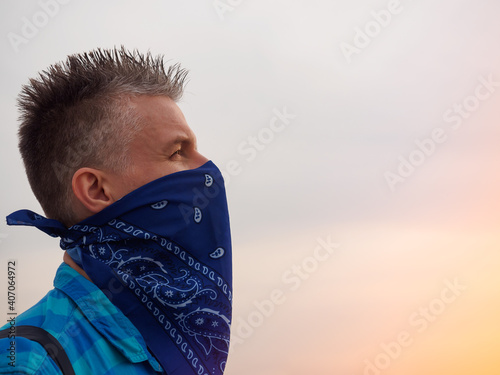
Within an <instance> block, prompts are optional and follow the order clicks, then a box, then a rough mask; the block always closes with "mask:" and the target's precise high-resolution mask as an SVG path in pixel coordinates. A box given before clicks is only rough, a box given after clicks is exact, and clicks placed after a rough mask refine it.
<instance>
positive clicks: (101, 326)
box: [54, 263, 162, 372]
mask: <svg viewBox="0 0 500 375" xmlns="http://www.w3.org/2000/svg"><path fill="white" fill-rule="evenodd" d="M54 287H55V288H57V289H59V290H61V291H62V292H64V293H65V294H66V295H67V296H68V297H69V298H71V299H72V300H73V301H74V302H75V303H76V304H77V305H78V307H79V308H80V310H81V311H82V313H83V314H84V315H85V317H86V318H87V319H88V320H89V322H90V323H91V324H92V325H93V326H94V327H95V328H96V330H98V331H99V333H101V334H102V335H103V336H104V337H105V338H106V339H107V340H108V341H109V342H110V343H111V344H112V345H113V346H114V347H115V348H116V349H117V350H118V351H119V352H120V353H122V354H123V355H124V356H125V357H126V358H127V359H128V360H129V361H131V362H132V363H139V362H144V361H148V362H149V364H150V365H151V366H152V367H153V369H154V370H155V371H158V372H161V371H162V368H161V366H160V365H159V363H158V362H157V361H156V359H155V358H154V357H153V356H152V355H151V354H150V353H149V351H148V350H147V348H146V343H145V342H144V339H143V337H142V336H141V334H140V333H139V331H138V330H137V328H136V327H135V326H134V325H133V324H132V323H131V322H130V320H129V319H128V318H127V317H126V316H125V315H124V314H123V313H122V312H121V311H120V310H119V309H118V308H117V307H116V306H115V305H113V304H112V303H111V301H110V300H109V299H108V298H107V297H106V295H105V294H104V293H103V292H102V291H101V290H100V289H99V288H98V287H97V286H96V285H94V284H93V283H92V282H91V281H89V280H87V279H86V278H85V277H83V276H82V275H80V274H79V273H78V272H77V271H76V270H74V269H73V268H71V267H70V266H69V265H67V264H66V263H63V264H61V266H60V267H59V269H58V270H57V273H56V277H55V279H54ZM116 287H119V286H118V285H117V286H116Z"/></svg>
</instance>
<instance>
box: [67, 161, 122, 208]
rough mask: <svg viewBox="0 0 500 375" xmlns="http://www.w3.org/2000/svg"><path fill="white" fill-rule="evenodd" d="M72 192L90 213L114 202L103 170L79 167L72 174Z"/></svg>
mask: <svg viewBox="0 0 500 375" xmlns="http://www.w3.org/2000/svg"><path fill="white" fill-rule="evenodd" d="M71 184H72V188H73V193H74V194H75V196H76V198H77V199H78V201H79V202H80V203H81V204H82V205H83V206H84V207H85V208H86V209H87V211H88V212H89V214H90V215H93V214H96V213H98V212H99V211H101V210H103V209H104V208H106V207H107V206H109V205H111V204H112V203H114V202H115V199H113V196H112V194H111V189H110V186H109V181H108V180H107V179H106V175H105V172H103V171H101V170H99V169H94V168H86V167H85V168H80V169H79V170H77V171H76V172H75V174H74V175H73V180H72V183H71Z"/></svg>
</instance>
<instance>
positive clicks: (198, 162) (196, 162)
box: [189, 150, 208, 169]
mask: <svg viewBox="0 0 500 375" xmlns="http://www.w3.org/2000/svg"><path fill="white" fill-rule="evenodd" d="M207 161H208V159H207V158H206V157H205V156H203V155H202V154H200V153H199V152H198V151H197V150H195V151H194V154H193V157H192V158H191V165H190V166H189V167H190V168H191V169H196V168H199V167H201V166H202V165H203V164H205V163H206V162H207Z"/></svg>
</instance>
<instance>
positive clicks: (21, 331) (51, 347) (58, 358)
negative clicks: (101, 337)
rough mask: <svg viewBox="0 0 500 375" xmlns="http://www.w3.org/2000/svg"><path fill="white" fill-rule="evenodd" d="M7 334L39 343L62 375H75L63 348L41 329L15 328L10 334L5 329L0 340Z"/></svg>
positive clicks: (0, 332) (30, 327)
mask: <svg viewBox="0 0 500 375" xmlns="http://www.w3.org/2000/svg"><path fill="white" fill-rule="evenodd" d="M9 332H10V333H12V334H13V335H15V336H18V337H24V338H26V339H28V340H31V341H35V342H37V343H39V344H40V345H42V346H43V347H44V349H45V350H46V351H47V354H48V355H49V356H50V358H52V359H53V360H54V362H55V363H56V365H57V366H58V367H59V369H60V370H61V372H62V373H63V375H75V371H74V370H73V366H72V365H71V362H70V360H69V358H68V355H67V354H66V351H65V350H64V348H63V347H62V346H61V344H60V343H59V341H57V339H56V338H55V337H54V336H52V335H51V334H50V333H49V332H47V331H46V330H44V329H43V328H40V327H35V326H16V330H15V331H12V332H11V331H10V328H7V329H4V330H2V331H0V339H4V338H7V337H9Z"/></svg>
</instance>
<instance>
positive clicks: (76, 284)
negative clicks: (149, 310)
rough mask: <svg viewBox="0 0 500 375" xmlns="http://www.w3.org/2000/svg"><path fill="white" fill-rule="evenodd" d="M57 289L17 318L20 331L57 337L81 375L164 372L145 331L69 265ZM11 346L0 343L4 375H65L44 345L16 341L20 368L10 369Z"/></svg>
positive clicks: (7, 341)
mask: <svg viewBox="0 0 500 375" xmlns="http://www.w3.org/2000/svg"><path fill="white" fill-rule="evenodd" d="M54 287H55V288H54V289H53V290H51V291H50V292H49V293H47V295H46V296H45V297H44V298H43V299H42V300H41V301H40V302H38V303H37V304H36V305H35V306H33V307H32V308H30V309H29V310H27V311H26V312H24V313H23V314H21V315H19V316H18V317H17V319H16V326H19V325H33V326H38V327H42V328H44V329H45V330H46V331H48V332H49V333H51V334H52V335H53V336H54V337H55V338H56V339H57V340H58V341H59V343H60V344H61V345H62V346H63V347H64V349H65V350H66V353H67V355H68V357H69V359H70V361H71V363H72V365H73V368H74V370H75V373H76V374H77V375H79V374H93V375H98V374H106V375H113V374H117V375H136V374H137V375H139V374H157V373H158V372H161V371H162V370H161V367H160V365H159V364H158V362H157V361H156V360H155V359H154V358H153V357H152V356H151V354H150V353H149V352H148V350H147V348H146V344H145V342H144V339H143V338H142V336H141V334H140V333H139V331H138V330H137V329H136V328H135V326H134V325H132V323H131V322H130V320H129V319H128V318H127V317H126V316H125V315H123V313H122V312H121V311H119V310H118V309H117V308H116V307H115V306H114V305H113V304H112V303H111V302H110V300H109V299H108V298H107V297H106V296H105V295H104V293H103V292H102V291H101V290H100V289H98V288H97V287H96V286H95V285H94V284H93V283H91V282H90V281H88V280H87V279H85V278H84V277H83V276H81V275H80V274H79V273H78V272H76V271H75V270H74V269H73V268H71V267H70V266H68V265H67V264H65V263H63V264H61V266H60V267H59V269H58V270H57V274H56V277H55V280H54ZM9 326H10V324H8V325H5V326H4V327H3V328H8V327H9ZM10 341H11V340H10V339H8V338H5V339H1V340H0V353H1V354H0V374H38V375H41V374H43V375H45V374H60V373H61V372H60V371H59V368H58V367H57V365H56V364H55V363H54V362H53V360H52V359H51V358H50V357H49V356H48V355H47V352H46V351H45V349H44V348H43V347H42V346H41V345H40V344H38V343H36V342H33V341H30V340H27V339H25V338H20V337H17V338H16V355H15V367H12V366H9V365H8V362H10V359H8V357H7V354H8V353H9V346H10Z"/></svg>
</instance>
